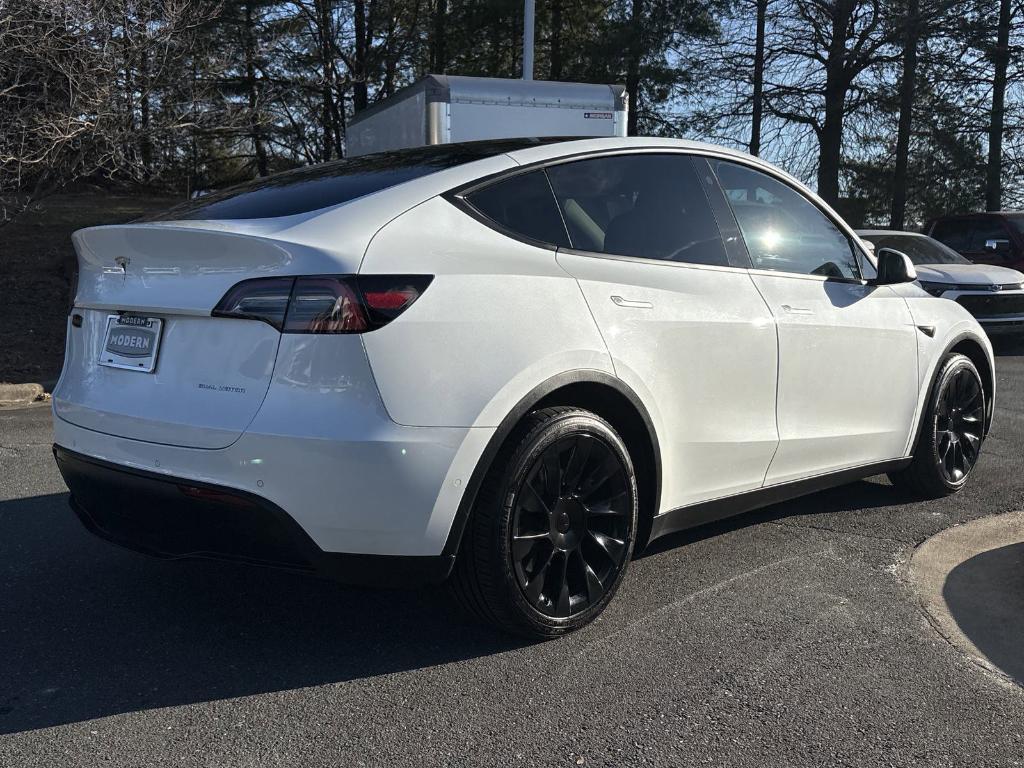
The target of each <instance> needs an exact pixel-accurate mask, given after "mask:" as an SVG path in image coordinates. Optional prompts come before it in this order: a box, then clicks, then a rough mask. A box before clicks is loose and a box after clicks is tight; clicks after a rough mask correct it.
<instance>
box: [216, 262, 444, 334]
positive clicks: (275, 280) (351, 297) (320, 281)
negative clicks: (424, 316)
mask: <svg viewBox="0 0 1024 768" xmlns="http://www.w3.org/2000/svg"><path fill="white" fill-rule="evenodd" d="M432 279H433V278H432V276H430V275H345V276H333V275H322V276H316V277H286V278H282V277H261V278H256V279H253V280H244V281H242V282H241V283H238V285H236V286H234V287H233V288H232V289H231V290H230V291H228V292H227V293H226V294H225V295H224V298H223V299H221V300H220V302H219V303H218V304H217V306H216V308H215V309H214V310H213V316H214V317H238V318H247V319H250V320H262V321H263V322H266V323H269V324H270V325H272V326H274V327H275V328H277V329H278V330H279V331H282V332H283V333H365V332H367V331H372V330H374V329H375V328H380V327H381V326H383V325H387V324H388V323H390V322H391V321H392V320H394V319H395V318H396V317H398V316H399V315H400V314H402V312H404V311H405V310H407V309H408V308H409V307H410V306H411V305H412V303H413V302H414V301H416V299H418V298H419V296H420V294H421V293H423V291H424V290H425V289H426V287H427V286H428V285H430V281H431V280H432Z"/></svg>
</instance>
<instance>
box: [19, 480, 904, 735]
mask: <svg viewBox="0 0 1024 768" xmlns="http://www.w3.org/2000/svg"><path fill="white" fill-rule="evenodd" d="M899 501H900V497H899V494H898V493H896V492H895V491H894V490H893V488H892V487H891V486H889V485H887V484H882V483H878V482H859V483H854V484H852V485H848V486H845V487H843V488H837V489H833V490H829V491H823V492H820V493H817V494H814V495H812V496H808V497H804V498H802V499H797V500H794V501H790V502H787V503H784V504H777V505H775V506H773V507H768V508H765V509H762V510H757V511H754V512H750V513H747V514H745V515H741V516H739V517H736V518H732V519H730V520H727V521H724V522H721V523H714V524H710V525H705V526H702V527H700V528H696V529H693V530H690V531H685V532H682V533H679V534H675V535H672V536H667V537H665V538H664V539H661V540H659V541H658V542H656V543H655V544H654V545H652V547H650V548H649V549H648V550H647V552H646V553H645V555H644V556H646V555H649V554H653V553H656V552H663V551H665V550H667V549H670V548H673V547H678V546H680V545H682V544H686V543H688V542H692V541H698V540H702V539H706V538H710V537H712V536H716V535H719V534H721V533H724V532H726V531H729V530H736V529H739V528H743V527H746V526H750V525H755V524H757V523H760V522H766V521H770V520H777V519H781V518H784V517H789V516H796V515H800V514H821V513H823V512H837V511H845V510H854V509H860V510H863V509H869V508H875V507H884V506H889V505H892V504H894V503H899ZM524 644H525V643H524V642H523V641H517V640H515V639H512V638H508V637H505V636H503V635H500V634H498V633H496V632H494V631H491V630H489V629H488V628H486V627H484V626H480V625H477V624H476V623H474V622H472V621H471V620H469V619H467V618H465V617H463V616H462V614H461V613H460V612H459V611H458V610H457V609H456V608H455V607H454V606H453V605H452V604H451V602H450V601H449V600H448V598H447V596H446V595H445V594H444V592H443V590H441V589H437V588H432V589H430V590H424V591H421V592H410V591H397V590H396V591H384V590H360V589H355V588H349V587H345V586H342V585H338V584H334V583H332V582H327V581H321V580H318V579H315V578H311V577H306V576H301V575H295V574H290V573H284V572H278V571H273V570H268V569H260V568H248V567H245V566H238V565H230V564H222V563H216V562H202V561H193V562H188V563H183V562H169V561H164V560H158V559H154V558H149V557H145V556H143V555H139V554H135V553H133V552H128V551H124V550H121V549H118V548H117V547H114V546H112V545H110V544H107V543H105V542H102V541H100V540H98V539H95V538H93V537H92V536H91V535H90V534H88V533H86V532H85V530H84V529H83V528H82V527H81V525H80V524H79V522H78V520H77V519H76V518H75V517H74V515H73V513H72V512H71V510H70V509H69V508H68V505H67V494H52V495H48V496H37V497H32V498H26V499H19V500H14V501H6V502H0V733H12V732H18V731H24V730H30V729H35V728H44V727H48V726H54V725H60V724H64V723H71V722H79V721H83V720H91V719H94V718H99V717H104V716H107V715H114V714H120V713H124V712H131V711H136V710H145V709H151V708H156V707H165V706H175V705H181V704H189V703H195V702H202V701H213V700H219V699H227V698H233V697H238V696H246V695H251V694H259V693H266V692H271V691H281V690H291V689H295V688H301V687H305V686H316V685H323V684H327V683H337V682H344V681H347V680H355V679H360V678H368V677H373V676H377V675H384V674H388V673H393V672H401V671H406V670H412V669H419V668H425V667H430V666H435V665H440V664H446V663H450V662H456V661H460V660H464V659H470V658H476V657H481V656H487V655H491V654H496V653H502V652H505V651H510V650H513V649H515V648H519V647H522V646H523V645H524Z"/></svg>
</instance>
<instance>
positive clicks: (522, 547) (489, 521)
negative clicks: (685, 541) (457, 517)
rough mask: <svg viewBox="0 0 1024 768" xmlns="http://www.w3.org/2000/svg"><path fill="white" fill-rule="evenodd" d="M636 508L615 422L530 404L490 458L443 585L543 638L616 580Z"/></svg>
mask: <svg viewBox="0 0 1024 768" xmlns="http://www.w3.org/2000/svg"><path fill="white" fill-rule="evenodd" d="M637 515H638V510H637V488H636V478H635V475H634V471H633V463H632V460H631V458H630V455H629V451H628V450H627V448H626V445H625V443H624V442H623V440H622V438H621V437H620V436H619V435H618V433H617V432H616V431H615V430H614V428H613V427H612V426H611V425H610V424H609V423H608V422H607V421H605V420H604V419H603V418H601V417H600V416H598V415H596V414H594V413H591V412H590V411H586V410H583V409H581V408H575V407H570V406H555V407H550V408H544V409H542V410H538V411H535V412H533V413H531V414H529V415H528V416H526V417H525V418H524V419H523V421H522V422H521V423H520V424H519V425H518V426H517V428H516V429H514V430H513V432H512V434H511V435H510V436H509V437H508V438H507V440H506V442H505V444H504V446H503V447H502V449H501V451H500V452H499V454H498V456H497V458H495V460H494V461H493V462H492V464H491V467H490V469H489V471H488V473H487V476H486V478H485V479H484V482H483V484H482V486H481V488H480V492H479V493H478V494H477V498H476V503H475V504H474V506H473V511H472V514H471V515H470V518H469V522H468V523H467V526H466V531H465V533H464V534H463V537H462V546H461V548H460V550H459V555H458V557H457V559H456V561H455V569H454V571H453V573H452V578H451V579H450V580H449V583H450V586H451V589H452V591H453V593H454V594H455V597H456V598H457V599H458V600H459V602H460V603H462V605H463V606H464V607H466V608H467V609H469V611H470V612H471V613H474V614H476V615H477V616H478V617H479V618H481V619H484V620H485V621H487V622H489V623H491V624H494V625H496V626H498V627H499V628H501V629H503V630H505V631H508V632H513V633H516V634H520V635H525V636H528V637H533V638H551V637H557V636H559V635H562V634H565V633H566V632H569V631H572V630H574V629H578V628H579V627H582V626H583V625H584V624H587V623H589V622H590V621H592V620H593V619H595V618H596V617H597V616H598V615H599V614H600V613H601V612H602V611H603V610H604V609H605V607H606V606H607V605H608V603H609V601H610V600H611V599H612V597H613V596H614V594H615V592H616V590H617V589H618V587H619V585H620V584H621V583H622V579H623V576H624V574H625V572H626V568H627V566H628V564H629V560H630V557H631V556H632V554H633V544H634V538H635V532H636V527H637Z"/></svg>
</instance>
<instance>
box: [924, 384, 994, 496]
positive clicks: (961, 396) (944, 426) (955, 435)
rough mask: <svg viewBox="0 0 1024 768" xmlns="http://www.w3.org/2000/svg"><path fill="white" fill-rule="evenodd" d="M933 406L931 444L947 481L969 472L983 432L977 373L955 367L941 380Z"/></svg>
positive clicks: (979, 386)
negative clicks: (932, 437)
mask: <svg viewBox="0 0 1024 768" xmlns="http://www.w3.org/2000/svg"><path fill="white" fill-rule="evenodd" d="M943 384H944V386H943V387H942V390H941V391H940V392H939V396H938V401H937V403H936V406H935V425H934V429H935V447H936V449H937V452H938V460H939V470H940V471H941V472H942V475H943V477H945V478H946V480H947V481H948V482H950V483H959V482H960V481H961V480H963V479H965V478H966V477H967V475H969V474H970V472H971V470H972V469H973V468H974V465H975V464H976V463H977V461H978V456H979V455H980V454H981V441H982V439H983V437H984V434H985V394H984V390H983V389H982V386H981V381H979V379H978V376H977V373H976V372H974V371H973V370H971V369H970V368H967V367H960V368H957V369H956V370H955V371H954V372H953V374H952V375H951V376H950V377H949V378H948V379H946V380H945V381H944V382H943Z"/></svg>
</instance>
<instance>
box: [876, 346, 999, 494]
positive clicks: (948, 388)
mask: <svg viewBox="0 0 1024 768" xmlns="http://www.w3.org/2000/svg"><path fill="white" fill-rule="evenodd" d="M984 440H985V388H984V385H983V384H982V381H981V376H979V375H978V369H977V368H975V367H974V363H972V362H971V361H970V359H969V358H968V357H966V356H965V355H960V354H951V355H948V356H947V357H946V358H945V360H943V361H942V364H941V365H940V367H939V372H938V374H937V375H936V377H935V385H934V386H933V387H932V392H931V395H930V397H929V399H928V405H927V410H926V411H925V415H924V419H923V420H922V421H921V430H920V434H919V436H918V439H917V446H916V448H915V450H914V458H913V461H912V462H911V464H910V466H909V467H907V468H906V469H904V470H901V471H900V472H894V473H891V474H890V475H889V479H890V480H891V481H892V484H893V485H895V486H896V487H898V488H903V489H906V490H907V491H909V492H911V493H913V494H914V495H915V496H919V497H921V498H925V499H937V498H941V497H943V496H949V495H951V494H954V493H957V492H958V491H959V490H961V489H962V488H963V487H964V486H965V485H966V484H967V480H968V478H969V477H970V475H971V470H973V469H974V466H975V464H976V463H977V461H978V458H979V456H980V454H981V445H982V443H983V442H984Z"/></svg>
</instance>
